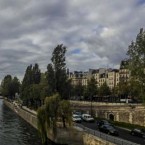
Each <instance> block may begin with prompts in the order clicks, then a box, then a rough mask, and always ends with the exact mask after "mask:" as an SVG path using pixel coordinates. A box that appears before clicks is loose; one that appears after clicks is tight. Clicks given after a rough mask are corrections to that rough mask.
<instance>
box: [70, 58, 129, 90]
mask: <svg viewBox="0 0 145 145" xmlns="http://www.w3.org/2000/svg"><path fill="white" fill-rule="evenodd" d="M128 63H129V62H128V60H123V61H121V63H120V69H112V68H109V69H106V68H99V69H89V71H88V72H82V71H74V72H73V73H69V79H71V81H72V85H78V84H81V85H82V86H87V85H88V80H90V78H91V77H92V76H93V77H94V78H95V80H96V82H97V86H98V87H100V86H102V85H103V84H104V83H105V82H106V83H107V85H108V86H109V88H110V89H113V88H114V87H115V86H117V85H118V84H119V82H120V81H123V82H127V81H128V79H129V76H130V74H129V70H128Z"/></svg>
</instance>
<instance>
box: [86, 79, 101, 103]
mask: <svg viewBox="0 0 145 145" xmlns="http://www.w3.org/2000/svg"><path fill="white" fill-rule="evenodd" d="M97 92H98V89H97V82H96V80H95V78H94V77H91V79H90V80H89V81H88V85H87V94H88V96H89V99H90V100H92V98H93V96H94V95H97Z"/></svg>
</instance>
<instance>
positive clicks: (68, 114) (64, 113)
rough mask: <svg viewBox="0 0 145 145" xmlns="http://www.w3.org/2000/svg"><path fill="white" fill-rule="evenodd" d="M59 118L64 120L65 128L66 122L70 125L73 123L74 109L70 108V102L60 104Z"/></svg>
mask: <svg viewBox="0 0 145 145" xmlns="http://www.w3.org/2000/svg"><path fill="white" fill-rule="evenodd" d="M59 105H60V108H59V110H58V111H59V116H60V117H61V118H62V122H63V127H66V124H65V122H68V124H69V125H71V123H72V109H71V108H70V106H71V105H70V102H68V101H67V100H62V101H61V102H60V104H59Z"/></svg>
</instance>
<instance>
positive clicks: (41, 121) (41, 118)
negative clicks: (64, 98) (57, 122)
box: [37, 106, 47, 145]
mask: <svg viewBox="0 0 145 145" xmlns="http://www.w3.org/2000/svg"><path fill="white" fill-rule="evenodd" d="M45 116H46V113H45V107H44V106H42V107H40V108H39V109H38V112H37V120H38V121H37V127H38V130H39V132H40V136H41V140H42V143H43V144H44V145H47V130H46V121H45Z"/></svg>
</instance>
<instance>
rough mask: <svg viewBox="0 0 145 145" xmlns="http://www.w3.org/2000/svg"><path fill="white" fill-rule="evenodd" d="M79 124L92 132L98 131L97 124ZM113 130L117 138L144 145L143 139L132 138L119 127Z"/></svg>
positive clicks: (144, 139) (126, 131)
mask: <svg viewBox="0 0 145 145" xmlns="http://www.w3.org/2000/svg"><path fill="white" fill-rule="evenodd" d="M81 124H82V125H84V126H86V127H88V128H91V129H93V130H98V129H97V123H87V122H82V123H81ZM115 128H116V129H117V130H118V132H119V136H118V137H119V138H122V139H125V140H128V141H131V142H134V143H137V144H141V145H145V138H140V137H137V136H132V135H130V132H129V131H128V130H125V129H121V128H119V127H115Z"/></svg>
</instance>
